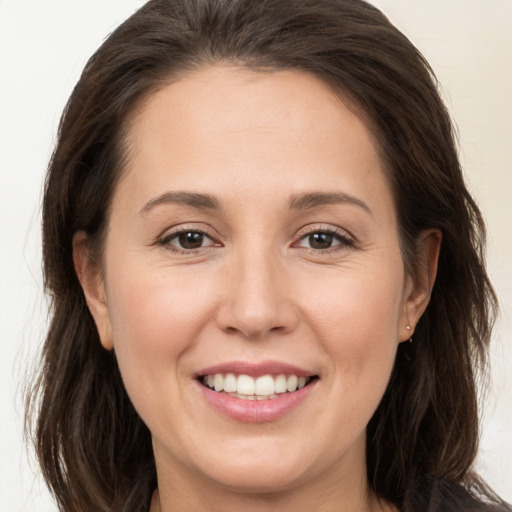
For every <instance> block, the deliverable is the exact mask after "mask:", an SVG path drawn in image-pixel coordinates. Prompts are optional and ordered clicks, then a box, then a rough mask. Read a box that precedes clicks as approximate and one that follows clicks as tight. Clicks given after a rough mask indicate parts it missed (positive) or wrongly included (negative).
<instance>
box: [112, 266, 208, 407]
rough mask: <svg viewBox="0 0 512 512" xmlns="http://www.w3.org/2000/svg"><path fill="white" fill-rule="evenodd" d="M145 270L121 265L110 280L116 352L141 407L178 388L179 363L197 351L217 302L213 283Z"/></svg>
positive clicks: (128, 388)
mask: <svg viewBox="0 0 512 512" xmlns="http://www.w3.org/2000/svg"><path fill="white" fill-rule="evenodd" d="M142 268H143V267H141V266H139V269H138V271H137V272H130V271H128V269H127V267H126V266H122V265H118V266H117V267H116V268H115V269H114V270H113V271H112V272H110V273H109V279H108V283H109V290H111V293H109V294H108V297H109V312H110V318H111V322H112V331H113V338H114V349H115V351H116V355H117V358H118V362H119V366H120V369H121V373H122V375H123V380H124V383H125V386H126V388H127V391H128V393H129V395H130V397H131V398H132V400H133V401H134V403H135V405H136V406H137V401H138V400H137V397H138V396H145V397H154V398H153V399H152V400H155V401H157V400H158V396H161V395H162V393H161V389H162V384H164V385H165V384H168V385H169V386H174V382H175V378H176V376H177V373H178V371H179V367H178V366H177V363H178V362H179V360H180V359H181V358H182V356H183V354H185V353H186V352H187V351H189V350H191V349H193V347H194V345H195V343H196V342H197V339H198V338H199V335H198V334H199V332H200V331H201V329H203V327H204V322H205V321H206V319H207V318H209V317H210V316H211V315H210V310H211V308H212V306H211V305H212V303H213V302H214V300H215V299H214V297H215V295H214V291H213V290H212V289H211V287H210V286H209V285H208V283H198V282H197V279H196V280H195V281H194V279H193V277H192V276H189V275H187V272H186V271H185V272H181V273H180V272H174V273H172V272H171V271H170V269H147V270H142ZM200 284H201V286H199V285H200ZM159 390H160V391H159ZM144 399H146V398H144Z"/></svg>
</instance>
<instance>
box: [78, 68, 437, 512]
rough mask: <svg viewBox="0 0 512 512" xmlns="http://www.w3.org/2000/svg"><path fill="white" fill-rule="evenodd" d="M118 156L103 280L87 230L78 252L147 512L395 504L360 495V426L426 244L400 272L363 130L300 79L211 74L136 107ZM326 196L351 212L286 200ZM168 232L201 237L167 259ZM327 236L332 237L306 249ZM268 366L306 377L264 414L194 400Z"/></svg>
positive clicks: (402, 326)
mask: <svg viewBox="0 0 512 512" xmlns="http://www.w3.org/2000/svg"><path fill="white" fill-rule="evenodd" d="M127 147H128V148H129V158H128V165H127V168H126V169H125V170H124V175H123V178H122V180H121V181H120V183H119V185H118V188H117V190H116V191H115V194H114V197H113V202H112V207H111V212H110V213H111V214H110V221H109V227H108V234H107V238H106V245H105V251H104V255H103V268H102V271H101V272H100V271H99V269H97V268H96V267H94V266H93V265H92V264H91V263H90V260H89V259H88V258H87V237H86V235H85V234H84V233H78V234H77V235H76V236H75V243H74V247H75V251H74V254H75V266H76V269H77V273H78V275H79V278H80V281H81V283H82V286H83V288H84V291H85V294H86V298H87V301H88V305H89V308H90V310H91V313H92V314H93V317H94V319H95V322H96V325H97V327H98V332H99V334H100V339H101V342H102V344H103V346H104V347H105V349H107V350H111V349H113V348H115V350H116V354H117V358H118V360H119V365H120V368H121V372H122V376H123V380H124V383H125V386H126V389H127V392H128V394H129V396H130V398H131V400H132V402H133V404H134V406H135V408H136V409H137V411H138V413H139V414H140V416H141V417H142V419H143V420H144V421H145V423H146V424H147V425H148V427H149V429H150V430H151V433H152V436H153V446H154V454H155V461H156V465H157V473H158V481H159V492H158V493H155V495H154V499H153V502H152V509H151V510H152V511H161V512H168V511H171V510H180V511H188V510H191V511H192V510H193V511H203V510H204V511H206V510H208V511H217V510H218V511H223V512H224V511H239V510H247V511H260V510H265V511H268V510H279V511H281V512H282V511H285V512H286V511H288V510H290V511H291V510H293V511H294V512H297V511H306V510H307V511H310V510H320V509H321V510H323V511H331V510H332V511H334V510H336V511H340V510H343V511H346V512H351V511H354V512H355V511H377V510H392V508H391V507H389V505H386V504H385V503H382V502H380V501H379V500H377V499H376V497H375V496H373V495H372V494H371V492H370V491H369V490H368V486H367V481H366V465H365V432H366V430H365V429H366V425H367V423H368V421H369V419H370V418H371V416H372V414H373V412H374V411H375V409H376V407H377V405H378V403H379V401H380V399H381V397H382V395H383V393H384V391H385V388H386V385H387V383H388V380H389V376H390V373H391V370H392V367H393V362H394V358H395V354H396V350H397V346H398V344H399V343H400V342H402V341H405V340H407V339H409V337H410V336H411V334H412V331H413V329H409V330H408V329H407V325H412V326H413V327H414V325H416V323H417V321H418V319H419V317H420V316H421V314H422V313H423V311H424V309H425V307H426V305H427V303H428V300H429V296H430V289H431V285H432V283H433V281H434V278H435V271H436V261H437V254H438V251H439V244H440V235H439V234H438V233H436V232H434V231H428V232H424V233H422V236H421V238H420V240H419V247H420V267H421V269H422V271H420V273H419V275H418V276H415V277H414V278H412V277H411V276H408V275H407V274H406V273H405V270H404V263H403V261H402V257H401V254H400V249H399V238H398V228H397V220H396V212H395V207H394V202H393V198H392V194H391V190H390V188H389V185H388V182H387V180H386V177H385V174H384V172H383V169H382V164H381V162H380V160H379V157H378V152H377V148H376V147H375V145H374V141H373V139H372V137H371V135H370V133H369V131H368V129H367V128H366V126H365V125H364V124H363V123H362V122H361V121H360V120H359V119H358V118H357V117H356V116H355V115H354V114H353V113H352V112H351V111H350V110H349V109H348V108H347V107H346V106H345V105H344V104H343V103H342V102H341V101H340V100H339V98H338V97H337V96H336V95H334V94H333V93H332V92H331V90H330V89H329V88H328V87H326V86H325V85H324V84H323V83H322V82H320V81H318V80H317V79H315V78H313V77H311V76H308V75H306V74H302V73H300V72H294V71H286V72H285V71H279V72H274V73H265V74H263V73H260V74H258V73H255V72H253V71H249V70H245V69H241V68H235V67H229V66H222V65H218V66H213V67H208V68H204V69H201V70H198V71H196V72H194V73H191V74H189V75H187V76H186V77H184V78H181V79H180V80H178V81H176V82H174V83H172V84H170V85H168V86H166V87H165V88H164V89H162V90H160V91H159V92H157V93H155V94H153V95H152V96H150V97H149V98H148V100H147V101H146V102H145V103H144V104H143V105H142V106H141V108H140V109H139V110H138V111H137V113H136V115H135V116H134V117H133V119H132V120H131V127H130V130H129V135H128V140H127ZM333 191H335V192H339V193H342V194H346V195H349V196H350V197H352V198H356V199H357V201H359V202H360V203H361V204H356V202H353V201H352V202H347V201H342V202H335V203H333V204H320V205H315V206H311V205H310V207H304V205H302V207H300V208H290V200H291V198H293V197H297V195H300V194H305V193H316V192H333ZM169 192H191V193H200V194H209V195H211V196H214V197H215V199H216V201H217V202H218V208H216V209H211V208H205V207H198V206H197V205H196V206H193V205H188V204H182V203H177V202H169V201H161V200H160V202H159V201H158V200H156V202H155V198H159V197H160V198H161V195H162V194H165V193H169ZM156 203H158V204H156ZM176 229H185V230H189V231H196V232H197V231H203V232H205V233H206V234H207V237H206V236H205V237H204V238H203V246H202V247H200V248H198V249H192V250H190V249H183V248H180V246H179V240H178V239H177V237H176V236H174V238H173V234H174V233H175V231H176ZM325 230H331V231H335V232H336V236H334V237H333V238H332V240H333V241H332V244H331V245H329V243H327V244H324V245H323V246H322V247H321V248H312V247H311V238H310V235H311V234H312V233H318V232H322V231H325ZM337 237H338V238H337ZM326 245H327V246H326ZM269 359H271V360H278V361H283V362H287V363H290V364H293V365H296V366H299V367H301V368H304V369H307V370H308V371H309V372H311V373H312V374H316V375H318V376H319V379H318V381H317V382H316V384H315V387H314V388H313V389H312V391H311V392H310V394H309V395H308V397H307V398H306V399H305V400H304V401H303V402H302V403H301V404H300V405H299V406H298V407H296V408H295V409H293V410H292V411H291V412H289V413H288V414H287V415H285V416H284V417H282V418H280V419H278V420H276V421H272V422H264V423H240V422H237V421H235V420H233V419H230V418H228V417H226V416H224V415H222V414H220V413H219V412H218V411H216V410H215V409H213V408H212V407H211V406H210V405H209V404H208V403H207V402H206V401H205V400H204V399H203V398H202V395H201V393H199V392H198V386H197V382H196V381H195V380H194V377H195V375H196V373H197V372H198V371H199V370H200V369H202V368H205V367H207V366H209V365H212V364H217V363H223V362H225V361H233V360H243V361H264V360H269Z"/></svg>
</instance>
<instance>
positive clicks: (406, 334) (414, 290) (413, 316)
mask: <svg viewBox="0 0 512 512" xmlns="http://www.w3.org/2000/svg"><path fill="white" fill-rule="evenodd" d="M441 240H442V234H441V232H440V231H439V230H438V229H429V230H425V231H422V232H421V233H420V235H419V237H418V242H417V247H416V265H415V273H414V275H413V276H409V278H408V280H407V284H406V289H405V300H404V311H403V314H402V319H401V322H400V326H399V331H400V341H406V340H409V339H410V338H411V336H412V335H413V333H414V329H415V327H416V324H417V323H418V321H419V319H420V318H421V315H422V314H423V313H424V312H425V310H426V309H427V306H428V303H429V302H430V296H431V293H432V288H433V286H434V282H435V280H436V275H437V264H438V260H439V252H440V250H441Z"/></svg>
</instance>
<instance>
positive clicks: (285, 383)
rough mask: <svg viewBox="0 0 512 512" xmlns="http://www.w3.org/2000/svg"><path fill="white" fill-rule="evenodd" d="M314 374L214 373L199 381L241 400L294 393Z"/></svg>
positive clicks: (308, 381)
mask: <svg viewBox="0 0 512 512" xmlns="http://www.w3.org/2000/svg"><path fill="white" fill-rule="evenodd" d="M315 378H316V377H315V376H312V377H305V376H298V375H294V374H292V375H286V374H280V375H276V376H272V375H262V376H260V377H252V376H250V375H244V374H241V375H236V374H234V373H227V374H222V373H215V374H209V375H203V376H202V377H201V378H200V382H201V383H202V384H203V385H204V386H206V387H208V388H209V389H211V390H213V391H215V392H217V393H226V394H228V395H230V396H232V397H234V398H239V399H242V400H273V399H276V398H278V397H279V396H280V395H283V394H285V393H294V392H296V391H297V390H299V389H302V388H303V387H305V386H307V385H308V384H309V383H310V382H311V381H312V380H313V379H315Z"/></svg>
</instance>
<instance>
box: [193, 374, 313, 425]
mask: <svg viewBox="0 0 512 512" xmlns="http://www.w3.org/2000/svg"><path fill="white" fill-rule="evenodd" d="M316 383H317V380H314V381H313V382H311V383H310V384H308V385H307V386H305V387H303V388H302V389H299V390H298V391H294V392H293V393H283V394H281V395H278V397H277V398H272V399H267V400H244V399H242V398H236V397H234V396H231V395H228V394H227V393H223V392H220V393H219V392H217V391H212V390H211V389H210V388H207V387H205V386H203V385H202V384H201V383H199V382H197V384H198V386H199V387H200V388H201V392H202V393H203V396H204V397H205V399H206V400H207V401H208V402H209V403H210V404H211V405H212V406H213V407H214V408H215V409H216V410H217V411H219V412H220V413H222V414H224V415H225V416H228V417H229V418H232V419H234V420H236V421H242V422H246V423H263V422H266V421H275V420H277V419H279V418H281V417H283V416H285V415H286V414H288V413H289V412H291V411H292V410H293V409H295V408H296V407H298V406H299V405H300V404H301V403H302V401H303V400H304V399H305V398H306V397H307V396H308V395H309V393H310V392H311V391H312V389H313V388H314V387H315V385H316Z"/></svg>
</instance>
